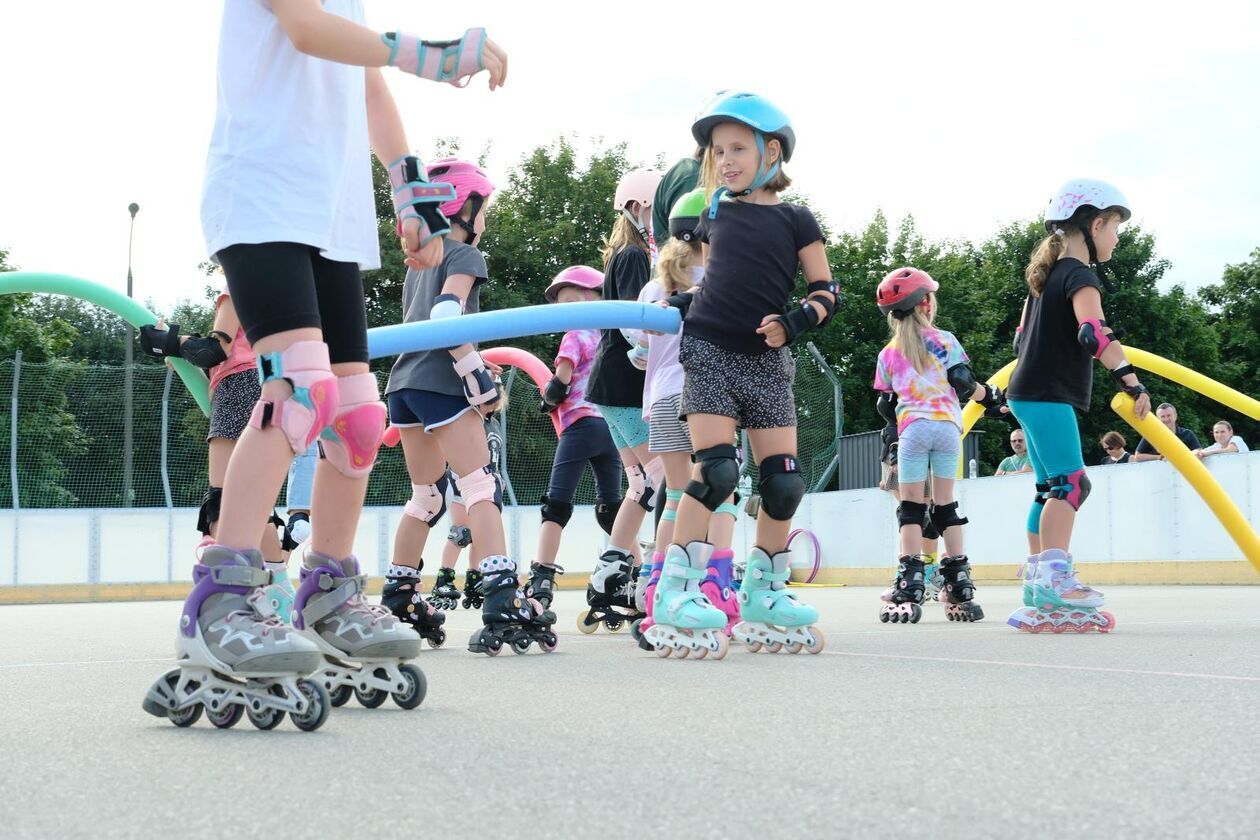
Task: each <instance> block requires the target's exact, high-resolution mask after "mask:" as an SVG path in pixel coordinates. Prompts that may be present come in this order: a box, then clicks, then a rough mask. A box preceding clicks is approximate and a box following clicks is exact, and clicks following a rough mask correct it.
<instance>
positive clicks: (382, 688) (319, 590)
mask: <svg viewBox="0 0 1260 840" xmlns="http://www.w3.org/2000/svg"><path fill="white" fill-rule="evenodd" d="M366 583H367V576H366V575H364V574H361V573H360V571H359V561H358V560H356V559H355V558H354V557H347V558H346V559H345V560H342V561H340V562H338V561H337V560H334V559H333V558H331V557H326V556H324V555H322V554H319V553H317V552H314V551H310V552H307V555H306V559H305V561H304V562H303V565H302V582H301V585H299V586H298V591H297V600H296V601H294V603H293V624H294V626H295V627H297V628H298V629H299V630H301V631H302V633H303V634H304V635H305V636H306V638H308V639H310V640H311V641H312V642H314V643H315V644H316V646H318V648H319V651H320V653H322V654H323V656H324V661H323V664H322V665H320V667H319V669H318V671H317V672H316V673H315V675H314V678H315V679H317V680H320V681H321V682H322V683H323V684H324V687H325V688H326V689H328V692H329V695H330V696H331V698H332V704H333V705H334V706H341V705H344V704H345V703H346V702H347V701H348V700H349V699H350V694H351V692H353V693H354V696H355V698H356V699H357V700H358V701H359V703H360V705H362V706H365V707H367V708H369V709H375V708H376V707H377V706H379V705H381V704H382V703H384V702H385V698H386V696H392V697H393V698H394V702H395V703H397V704H398V705H399V706H401V707H402V708H404V709H414V708H415V707H416V706H419V705H420V704H421V703H422V702H423V701H424V695H425V693H426V691H427V690H428V684H427V681H426V680H425V677H424V672H423V671H421V670H420V669H419V668H418V667H416V666H415V665H414V664H412V663H410V662H407V661H406V660H408V659H414V658H415V657H416V656H418V655H419V654H420V637H419V636H418V635H416V632H415V631H414V630H412V629H411V628H410V627H408V626H407V625H406V624H405V623H403V622H401V621H399V620H398V619H397V618H396V617H394V616H393V615H392V614H391V613H390V611H389V610H388V609H386V608H385V607H383V606H379V605H376V604H369V603H368V602H367V600H365V599H364V597H363V589H364V586H365V584H366Z"/></svg>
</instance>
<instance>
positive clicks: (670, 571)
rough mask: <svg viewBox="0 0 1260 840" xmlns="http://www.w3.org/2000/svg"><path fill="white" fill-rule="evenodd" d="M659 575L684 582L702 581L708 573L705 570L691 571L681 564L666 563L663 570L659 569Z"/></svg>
mask: <svg viewBox="0 0 1260 840" xmlns="http://www.w3.org/2000/svg"><path fill="white" fill-rule="evenodd" d="M661 574H663V575H665V576H667V577H674V578H683V579H685V580H704V579H705V577H707V576H708V572H707V571H706V570H705V569H693V568H691V567H690V566H684V565H682V564H681V563H666V564H665V566H664V568H663V569H661Z"/></svg>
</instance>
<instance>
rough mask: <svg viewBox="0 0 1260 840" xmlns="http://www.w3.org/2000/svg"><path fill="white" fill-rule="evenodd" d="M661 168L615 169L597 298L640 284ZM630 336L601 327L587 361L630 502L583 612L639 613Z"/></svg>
mask: <svg viewBox="0 0 1260 840" xmlns="http://www.w3.org/2000/svg"><path fill="white" fill-rule="evenodd" d="M660 180H661V173H659V172H655V171H649V170H644V169H640V170H635V171H633V172H628V173H626V174H625V175H623V176H622V178H621V181H620V182H619V183H618V184H617V192H616V195H615V196H614V197H613V207H614V208H615V209H616V210H617V221H616V222H615V223H614V224H613V229H612V233H611V234H610V235H609V237H608V240H607V241H606V243H605V246H604V285H603V296H604V300H637V299H638V297H639V292H641V291H643V287H644V286H645V285H647V282H648V275H649V273H650V271H651V267H652V257H651V254H650V251H651V243H652V242H653V241H654V240H653V239H652V236H651V234H650V233H649V230H650V228H651V223H652V201H653V199H654V197H655V194H656V188H657V186H658V185H659V184H660ZM637 343H638V336H637V335H633V334H627V332H623V331H621V330H603V331H602V332H601V334H600V339H599V346H598V347H597V348H596V351H595V362H594V364H593V365H592V366H591V377H590V388H589V390H588V392H587V399H588V400H590V401H591V403H592V404H594V406H595V408H596V409H597V410H598V411H599V413H600V416H602V417H603V418H604V420H606V421H607V422H608V430H609V431H610V432H611V433H612V438H613V441H614V442H615V443H616V445H617V450H618V451H619V452H620V453H621V461H622V463H623V464H624V465H625V471H626V481H627V483H628V485H629V490H628V492H627V494H626V496H627V498H628V500H629V501H631V502H634V504H630V505H627V504H623V505H621V506H620V508H618V510H617V512H616V518H615V520H614V522H613V525H612V530H611V532H610V534H609V541H608V548H607V550H605V551H604V553H603V554H602V555H600V558H599V560H598V561H597V562H596V563H595V570H594V571H593V572H592V573H591V582H590V585H589V586H588V587H587V588H586V602H587V603H588V604H589V605H590V607H591V609H590V612H591V613H596V614H600V613H607V612H608V611H610V610H611V611H617V612H626V613H629V614H630V615H631V617H632V618H639V617H641V616H639V614H638V610H637V609H636V608H635V600H634V577H633V566H634V565H635V557H636V556H637V554H638V545H637V534H638V532H639V526H640V525H642V524H643V516H644V514H645V513H646V512H647V511H649V510H651V509H652V496H653V493H654V490H653V487H652V483H651V479H650V478H649V477H648V473H647V470H646V469H645V465H646V464H647V462H648V461H649V460H650V456H649V455H648V447H647V443H648V425H647V423H645V422H644V421H643V380H644V372H643V370H641V369H640V368H638V367H637V366H636V365H635V364H634V362H633V361H631V358H630V356H631V355H633V346H634V345H635V344H637Z"/></svg>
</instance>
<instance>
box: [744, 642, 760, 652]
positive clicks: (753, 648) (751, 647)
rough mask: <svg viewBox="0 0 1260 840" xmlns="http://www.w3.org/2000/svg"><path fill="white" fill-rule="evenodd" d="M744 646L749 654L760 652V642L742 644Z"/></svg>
mask: <svg viewBox="0 0 1260 840" xmlns="http://www.w3.org/2000/svg"><path fill="white" fill-rule="evenodd" d="M744 646H745V647H747V648H748V652H749V653H760V652H761V642H744Z"/></svg>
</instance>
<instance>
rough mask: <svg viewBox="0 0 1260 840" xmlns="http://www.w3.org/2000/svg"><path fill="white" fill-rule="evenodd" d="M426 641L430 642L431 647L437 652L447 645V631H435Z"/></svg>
mask: <svg viewBox="0 0 1260 840" xmlns="http://www.w3.org/2000/svg"><path fill="white" fill-rule="evenodd" d="M426 641H428V643H429V647H431V648H433V649H434V650H437V649H438V648H440V647H441V646H442V645H444V644H446V631H445V630H435V631H434V632H433V635H432V636H430V637H429V638H428V639H427V640H426Z"/></svg>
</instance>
